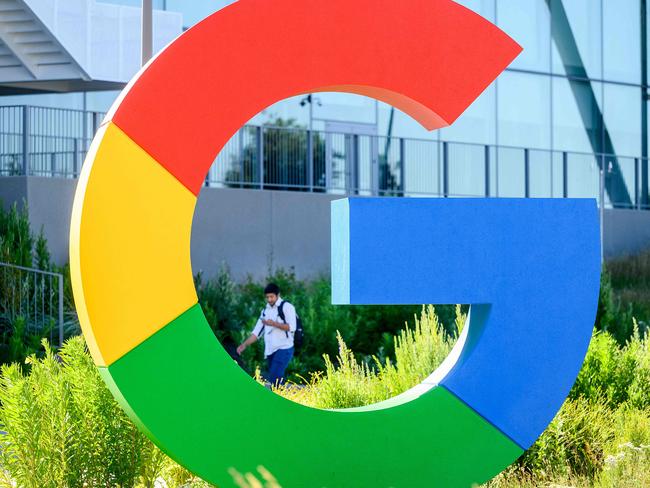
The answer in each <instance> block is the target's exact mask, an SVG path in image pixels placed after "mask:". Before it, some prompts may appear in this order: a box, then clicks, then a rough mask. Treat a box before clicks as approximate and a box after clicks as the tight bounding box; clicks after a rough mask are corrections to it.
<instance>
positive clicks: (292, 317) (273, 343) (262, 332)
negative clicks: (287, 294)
mask: <svg viewBox="0 0 650 488" xmlns="http://www.w3.org/2000/svg"><path fill="white" fill-rule="evenodd" d="M282 302H283V300H282V298H278V300H277V301H276V302H275V305H273V306H271V305H269V304H268V303H267V304H266V307H265V308H264V310H263V311H262V313H261V314H260V318H259V319H257V323H256V324H255V328H254V329H253V335H255V336H256V337H258V338H259V339H264V357H268V356H270V355H271V354H273V353H274V352H275V351H277V350H278V349H289V348H290V347H293V334H294V333H295V332H296V309H295V308H294V306H293V305H291V304H290V303H289V302H286V303H285V304H284V306H283V307H282V311H283V312H284V319H285V321H284V323H285V324H287V325H288V326H289V331H284V330H282V329H278V328H277V327H273V326H272V325H264V324H263V323H262V319H267V320H273V321H274V322H280V323H283V322H282V319H281V318H280V317H279V315H278V308H279V306H280V304H281V303H282Z"/></svg>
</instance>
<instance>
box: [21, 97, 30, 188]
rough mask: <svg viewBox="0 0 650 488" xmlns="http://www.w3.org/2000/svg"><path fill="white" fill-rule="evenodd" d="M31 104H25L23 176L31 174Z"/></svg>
mask: <svg viewBox="0 0 650 488" xmlns="http://www.w3.org/2000/svg"><path fill="white" fill-rule="evenodd" d="M29 125H30V124H29V105H23V176H28V175H29Z"/></svg>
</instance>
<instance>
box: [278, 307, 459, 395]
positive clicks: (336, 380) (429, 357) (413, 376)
mask: <svg viewBox="0 0 650 488" xmlns="http://www.w3.org/2000/svg"><path fill="white" fill-rule="evenodd" d="M457 310H458V313H459V314H460V313H461V312H460V308H458V309H457ZM459 320H463V319H459ZM463 322H464V320H463ZM454 341H455V336H454V337H452V336H449V335H448V334H447V333H446V332H445V330H444V328H443V327H442V325H441V324H440V322H439V321H438V317H437V316H436V314H435V310H434V308H433V306H428V307H426V308H425V307H423V308H422V312H421V314H420V317H419V319H418V317H415V327H414V328H413V329H409V328H408V327H407V328H406V329H405V330H403V331H401V332H400V334H399V336H397V337H395V351H394V357H395V358H396V359H395V361H394V362H393V361H392V360H391V359H387V360H386V362H385V363H384V364H382V362H381V361H380V360H379V359H378V358H377V357H373V358H372V362H366V361H358V360H357V359H356V358H355V355H354V353H353V352H352V350H351V349H350V348H349V347H348V346H347V345H346V343H345V341H344V340H343V338H342V337H341V335H340V334H337V342H338V345H339V352H338V355H337V357H336V363H334V362H333V361H332V360H331V359H330V357H329V355H327V354H325V355H324V360H325V371H324V372H323V373H321V372H318V373H313V374H312V375H311V379H310V381H309V383H308V384H307V385H306V386H304V387H301V388H295V387H294V386H293V385H291V384H289V385H287V386H284V387H280V388H279V389H278V390H277V391H278V392H279V393H280V394H281V395H283V396H285V397H287V398H289V399H291V400H293V401H295V402H298V403H302V404H303V405H308V406H312V407H317V408H347V407H359V406H362V405H369V404H371V403H376V402H380V401H382V400H387V399H389V398H392V397H394V396H396V395H399V394H400V393H403V392H404V391H406V390H408V389H409V388H411V387H413V386H415V385H417V384H419V383H420V382H422V380H424V379H425V378H426V377H427V376H429V375H430V374H431V373H432V372H433V371H434V370H435V369H436V368H437V367H438V366H439V365H440V363H441V362H442V361H443V360H444V358H445V357H447V355H448V354H449V352H450V351H451V348H452V347H453V343H454Z"/></svg>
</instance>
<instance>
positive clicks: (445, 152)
mask: <svg viewBox="0 0 650 488" xmlns="http://www.w3.org/2000/svg"><path fill="white" fill-rule="evenodd" d="M442 195H443V196H444V197H445V198H447V197H449V143H448V142H443V143H442Z"/></svg>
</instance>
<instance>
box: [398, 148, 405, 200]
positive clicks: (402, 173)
mask: <svg viewBox="0 0 650 488" xmlns="http://www.w3.org/2000/svg"><path fill="white" fill-rule="evenodd" d="M399 186H400V193H401V194H402V196H405V195H406V141H405V140H404V138H403V137H402V138H400V140H399Z"/></svg>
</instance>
